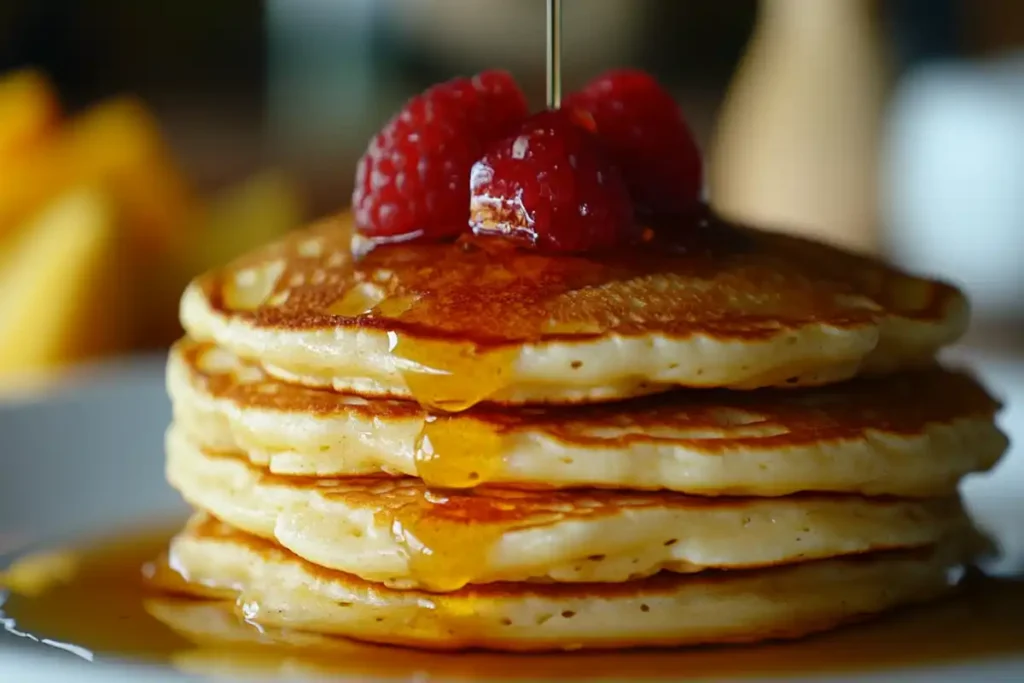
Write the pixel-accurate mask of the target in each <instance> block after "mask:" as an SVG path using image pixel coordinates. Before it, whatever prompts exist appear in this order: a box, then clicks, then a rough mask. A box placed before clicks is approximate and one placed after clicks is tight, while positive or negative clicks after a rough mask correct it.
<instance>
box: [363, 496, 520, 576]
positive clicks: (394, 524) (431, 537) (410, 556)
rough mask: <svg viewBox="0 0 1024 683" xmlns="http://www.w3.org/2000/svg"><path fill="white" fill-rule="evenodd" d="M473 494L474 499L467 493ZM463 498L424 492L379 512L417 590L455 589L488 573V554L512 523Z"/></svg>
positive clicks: (508, 517)
mask: <svg viewBox="0 0 1024 683" xmlns="http://www.w3.org/2000/svg"><path fill="white" fill-rule="evenodd" d="M470 495H472V494H470ZM475 503H476V501H475V500H473V499H467V498H465V497H461V496H460V497H458V498H448V497H446V496H445V495H444V494H443V493H438V492H432V491H426V492H424V493H423V494H422V495H421V496H417V497H415V498H414V499H413V500H412V501H410V502H408V503H406V504H405V505H401V506H399V507H397V508H395V509H385V510H381V511H380V512H379V513H378V518H382V519H381V521H383V523H384V524H386V525H387V526H388V528H389V529H390V531H391V535H392V538H393V539H394V540H395V542H396V543H397V544H398V545H399V546H400V547H401V548H402V550H403V552H404V554H405V557H406V560H407V561H408V563H409V575H410V576H412V577H414V578H415V579H416V581H417V582H418V583H419V585H420V586H421V587H423V588H424V589H426V590H429V591H436V592H439V593H445V592H450V591H454V590H458V589H460V588H462V587H463V586H465V585H466V584H468V583H472V582H477V581H479V580H481V579H482V578H484V577H485V576H486V574H487V568H488V566H489V565H490V561H489V557H490V554H491V553H492V552H493V551H494V550H495V547H496V546H497V544H498V542H499V541H500V539H501V537H502V536H503V535H504V534H505V533H507V532H508V531H509V530H510V529H511V528H512V527H513V525H514V524H515V521H516V520H515V518H514V517H513V515H511V514H508V515H505V519H503V518H502V517H503V515H502V512H506V513H512V512H513V511H514V507H513V506H511V505H509V506H508V507H507V509H504V510H503V509H501V508H500V507H498V506H499V505H500V503H497V502H495V503H494V504H493V505H479V504H475Z"/></svg>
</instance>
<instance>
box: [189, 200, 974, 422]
mask: <svg viewBox="0 0 1024 683" xmlns="http://www.w3.org/2000/svg"><path fill="white" fill-rule="evenodd" d="M679 231H680V233H681V234H682V235H683V236H682V237H680V238H679V239H677V240H676V241H675V242H673V243H672V244H662V245H657V246H651V245H649V246H646V247H644V248H640V249H635V250H628V251H625V252H623V253H619V254H611V255H609V254H604V255H600V256H598V255H588V256H586V257H580V256H552V255H543V254H538V253H534V252H530V251H524V250H519V249H515V248H512V247H510V246H507V245H505V244H504V243H502V242H500V241H494V240H489V241H483V242H479V241H478V242H469V243H460V244H424V245H402V244H397V245H389V246H385V247H378V248H376V249H372V250H369V251H363V252H360V250H359V248H358V246H356V247H354V246H353V245H357V244H358V240H357V239H353V233H352V230H351V223H350V221H349V220H348V219H347V218H346V217H340V218H335V219H329V220H325V221H323V222H320V223H318V224H316V225H314V226H312V227H311V228H308V229H306V230H303V231H299V232H297V233H294V234H293V235H291V236H289V237H288V238H286V239H285V240H283V241H282V242H280V243H277V244H273V245H270V246H268V247H265V248H263V249H260V250H258V251H256V252H254V253H252V254H250V255H248V256H246V257H243V258H241V259H239V260H238V261H236V262H234V263H232V264H229V265H227V266H225V267H223V268H220V269H216V270H213V271H211V272H209V273H206V274H205V275H203V276H201V277H199V278H197V279H196V280H195V281H193V282H192V283H191V284H190V286H189V287H188V288H187V290H186V292H185V294H184V296H183V299H182V306H181V315H182V322H183V324H184V326H185V328H186V330H187V331H188V332H189V334H190V335H191V336H192V337H193V338H196V339H198V340H202V341H213V342H216V343H217V344H219V345H221V346H223V347H225V348H226V349H228V350H230V351H232V352H234V353H236V354H237V355H239V356H241V357H243V358H247V359H254V360H259V361H260V362H261V363H262V364H263V365H264V367H265V368H266V369H267V370H268V371H269V372H270V373H272V374H274V375H276V376H278V377H279V378H282V379H285V380H290V381H297V382H301V383H303V384H308V385H311V386H325V387H333V388H335V389H338V390H344V391H350V392H355V393H359V394H362V395H364V396H374V397H381V396H387V397H402V398H415V399H417V400H418V401H420V402H421V403H422V404H424V405H427V406H430V407H433V408H440V409H444V410H452V411H454V410H462V409H465V408H467V407H469V406H471V405H473V404H475V403H478V402H481V401H491V402H496V403H513V404H521V403H583V402H592V401H601V400H612V399H620V398H627V397H631V396H637V395H642V394H649V393H654V392H658V391H662V390H665V389H668V388H670V387H672V386H689V387H726V388H736V389H748V388H757V387H766V386H796V385H814V384H827V383H830V382H835V381H839V380H842V379H846V378H849V377H851V376H853V375H856V374H858V373H862V372H863V373H872V372H891V371H894V370H897V369H900V368H904V367H907V366H912V365H916V364H919V363H921V362H922V361H926V360H928V359H930V358H931V356H933V354H934V353H935V351H936V350H937V349H939V348H940V347H942V346H943V345H946V344H949V343H951V342H953V341H955V340H956V339H957V338H958V337H959V336H960V335H961V334H962V332H963V330H964V328H965V326H966V322H967V304H966V301H965V299H964V297H963V296H962V294H961V293H960V292H958V291H957V290H956V289H955V288H953V287H951V286H948V285H945V284H941V283H938V282H933V281H929V280H924V279H920V278H916V277H913V276H910V275H906V274H903V273H900V272H898V271H896V270H893V269H891V268H889V267H887V266H885V265H883V264H881V263H878V262H875V261H872V260H870V259H866V258H862V257H857V256H854V255H852V254H848V253H845V252H842V251H839V250H837V249H834V248H831V247H828V246H825V245H821V244H816V243H812V242H808V241H805V240H801V239H798V238H794V237H789V236H784V235H780V234H775V233H769V232H763V231H759V230H754V229H750V228H741V227H737V226H732V225H728V224H724V223H721V222H719V221H717V220H712V219H701V220H698V221H695V222H694V223H693V224H692V225H685V226H680V228H679Z"/></svg>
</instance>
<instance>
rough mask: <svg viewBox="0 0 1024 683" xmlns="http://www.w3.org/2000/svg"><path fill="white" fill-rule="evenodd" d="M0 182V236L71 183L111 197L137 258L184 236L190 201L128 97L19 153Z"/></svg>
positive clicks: (149, 123)
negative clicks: (19, 157)
mask: <svg viewBox="0 0 1024 683" xmlns="http://www.w3.org/2000/svg"><path fill="white" fill-rule="evenodd" d="M8 174H9V177H10V178H11V182H0V234H2V233H3V232H4V231H5V230H10V229H11V228H12V227H13V226H15V225H17V224H19V223H20V222H21V221H23V220H25V219H27V218H28V217H29V216H30V215H31V214H32V213H34V212H35V211H38V210H39V209H40V208H41V207H42V206H43V204H45V203H46V202H47V201H49V200H50V199H52V198H53V197H55V196H56V195H57V194H59V193H60V192H62V191H63V190H64V189H66V188H68V187H71V186H80V185H81V186H86V185H87V186H92V187H101V188H103V189H105V190H106V191H107V192H109V193H110V194H111V196H112V197H113V198H114V200H115V208H116V211H117V214H118V217H119V218H120V219H123V220H122V221H121V222H122V224H123V225H124V226H125V228H126V233H125V235H124V238H125V239H126V240H128V241H129V242H131V243H132V244H133V245H136V246H139V247H140V250H139V257H140V258H146V257H148V256H150V255H152V254H160V253H164V252H166V251H167V250H169V249H171V248H173V245H174V244H175V243H176V242H178V241H180V240H182V239H184V237H183V235H182V234H181V233H182V231H183V230H184V229H185V226H186V224H187V223H188V220H189V217H190V216H191V215H192V213H193V212H194V211H195V207H194V204H195V199H194V197H193V194H192V191H191V188H190V187H189V186H188V183H187V182H186V180H185V178H184V176H183V174H182V173H181V172H180V171H179V169H178V168H177V166H176V165H175V163H174V160H173V158H172V156H171V153H170V151H169V150H168V149H167V147H166V144H165V143H164V140H163V137H162V135H161V132H160V128H159V126H158V125H157V122H156V120H155V119H154V118H153V117H152V115H151V114H150V113H149V112H148V111H147V110H146V108H145V107H144V106H143V105H142V104H140V103H139V102H137V101H136V100H134V99H131V98H118V99H113V100H110V101H108V102H105V103H102V104H99V105H97V106H95V107H93V108H92V109H90V110H88V111H86V112H85V113H83V114H82V115H80V116H79V117H77V118H75V119H73V120H72V121H70V122H69V123H68V124H67V125H65V126H64V127H63V128H62V129H61V130H60V131H59V133H58V134H57V135H55V136H53V137H52V139H50V140H47V141H46V142H45V143H44V144H42V145H40V146H39V148H38V149H36V150H34V151H33V152H32V153H31V154H28V155H25V157H24V158H23V159H22V160H21V162H20V163H19V164H17V166H16V167H15V168H12V169H10V170H8V171H7V173H6V174H5V175H8Z"/></svg>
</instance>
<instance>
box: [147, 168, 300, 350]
mask: <svg viewBox="0 0 1024 683" xmlns="http://www.w3.org/2000/svg"><path fill="white" fill-rule="evenodd" d="M304 217H305V200H304V198H303V196H302V193H301V191H300V190H299V187H298V184H297V183H296V182H295V181H294V180H293V179H292V178H291V177H290V176H288V175H287V174H285V173H283V172H280V171H277V170H266V171H261V172H259V173H256V174H254V175H252V176H250V177H249V178H247V179H245V180H243V181H242V182H240V183H238V184H236V185H233V186H230V187H228V188H227V189H225V190H222V191H221V192H220V193H218V194H217V195H215V196H213V197H212V198H210V199H209V200H207V202H206V204H205V205H204V206H203V207H202V208H201V209H199V210H197V212H196V213H195V214H194V215H193V217H192V220H191V222H190V229H188V230H186V231H184V232H183V234H184V235H185V239H184V240H183V241H181V242H179V243H178V244H177V245H176V249H175V251H174V252H172V254H171V256H170V259H169V262H168V263H167V264H165V267H164V268H161V269H158V270H154V271H152V272H150V273H148V274H143V277H146V278H147V279H146V285H145V287H144V288H143V290H144V291H145V292H146V301H144V302H142V307H143V309H142V310H143V314H144V315H146V316H148V320H146V321H144V322H143V326H144V328H145V330H144V339H143V343H144V344H145V345H146V346H154V347H155V346H162V345H166V344H167V343H168V342H170V341H172V340H173V339H175V338H176V337H178V336H180V334H181V328H180V326H179V325H178V316H177V311H178V299H179V298H180V297H181V292H182V290H183V289H184V288H185V285H187V284H188V281H189V280H190V279H192V278H193V277H194V276H196V275H198V274H199V273H202V272H203V271H206V270H209V269H210V268H213V267H214V266H217V265H220V264H222V263H226V262H228V261H230V260H232V259H234V258H235V257H236V256H240V255H241V254H243V253H245V252H247V251H249V250H250V249H252V248H254V247H256V246H259V245H261V244H265V243H267V242H270V241H272V240H275V239H277V238H279V237H281V236H283V235H284V234H285V233H286V232H287V231H288V230H290V229H291V228H294V227H296V226H297V225H299V224H301V223H302V221H303V219H304Z"/></svg>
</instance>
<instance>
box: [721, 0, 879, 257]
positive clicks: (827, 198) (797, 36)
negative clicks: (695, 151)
mask: <svg viewBox="0 0 1024 683" xmlns="http://www.w3.org/2000/svg"><path fill="white" fill-rule="evenodd" d="M874 11H875V10H874V4H873V3H871V2H869V1H867V0H824V1H822V0H816V1H814V2H805V1H804V0H761V4H760V12H759V16H758V20H757V25H756V27H755V29H754V34H753V36H752V38H751V41H750V44H749V46H748V47H747V51H746V54H745V55H744V58H743V61H742V63H741V64H740V67H739V70H738V71H737V73H736V75H735V77H734V79H733V82H732V84H731V86H730V89H729V93H728V96H727V98H726V101H725V104H724V106H723V107H722V113H721V115H720V118H719V122H718V126H717V131H716V134H715V139H714V142H713V144H712V147H711V152H710V154H709V169H708V170H709V191H710V199H711V203H712V204H713V205H714V207H715V208H716V209H718V210H719V211H720V212H721V213H722V214H724V215H725V216H728V217H730V218H734V219H737V220H740V221H744V222H751V223H759V224H764V225H769V226H773V227H777V228H779V229H784V230H787V231H790V232H795V233H799V234H803V235H806V236H809V237H814V238H819V239H824V240H827V241H829V242H833V243H836V244H841V245H845V246H849V247H853V248H856V249H861V250H866V251H870V250H873V249H874V248H875V247H876V242H877V236H878V232H879V231H878V229H877V223H878V205H877V198H876V190H877V187H878V147H879V141H880V135H881V124H882V120H883V115H884V94H885V88H886V80H887V76H886V67H885V61H884V58H883V47H882V39H881V35H880V32H879V28H878V23H877V22H876V20H875V16H874Z"/></svg>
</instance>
